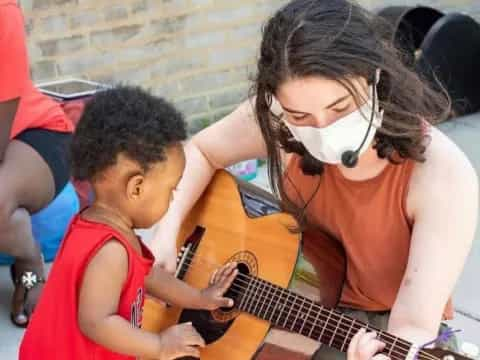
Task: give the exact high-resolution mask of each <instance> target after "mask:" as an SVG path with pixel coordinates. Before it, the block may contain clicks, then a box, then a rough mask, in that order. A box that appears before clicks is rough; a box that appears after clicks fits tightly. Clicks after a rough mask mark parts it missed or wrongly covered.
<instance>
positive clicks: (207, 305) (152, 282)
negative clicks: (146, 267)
mask: <svg viewBox="0 0 480 360" xmlns="http://www.w3.org/2000/svg"><path fill="white" fill-rule="evenodd" d="M235 269H236V264H234V263H231V264H229V265H227V266H223V267H222V268H220V269H219V270H218V271H216V272H215V277H214V278H212V279H211V281H210V286H209V287H208V288H206V289H202V290H199V289H196V288H194V287H191V286H190V285H188V284H187V283H186V282H184V281H181V280H178V279H177V278H176V277H175V276H173V275H172V274H170V273H168V272H167V271H166V270H164V269H162V268H160V267H159V266H155V267H153V268H152V271H151V272H150V274H149V276H147V278H146V279H145V288H146V290H147V293H149V294H150V295H153V296H154V297H156V298H159V299H161V300H163V301H165V302H167V303H169V304H172V305H176V306H179V307H182V308H187V309H207V310H214V309H217V308H219V307H230V306H233V300H231V299H228V298H225V297H223V294H224V293H225V292H226V291H227V289H228V288H229V287H230V285H231V283H232V281H233V279H234V278H235V275H236V274H237V271H236V270H235Z"/></svg>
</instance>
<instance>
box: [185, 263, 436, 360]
mask: <svg viewBox="0 0 480 360" xmlns="http://www.w3.org/2000/svg"><path fill="white" fill-rule="evenodd" d="M193 256H195V255H194V254H193V255H191V254H187V256H186V260H187V261H189V262H188V263H187V261H185V262H184V263H183V264H185V265H186V266H190V265H191V264H193V263H203V264H205V265H207V266H209V267H211V268H213V267H218V266H221V264H217V263H213V262H211V261H208V260H204V259H200V258H193ZM239 276H240V279H239V280H240V281H242V282H243V284H244V285H245V284H247V285H248V283H249V282H250V281H254V282H255V283H256V284H257V285H269V283H268V282H265V281H264V280H262V279H260V278H256V277H252V276H249V275H246V274H243V273H240V272H239V273H238V275H237V277H239ZM262 282H263V284H262ZM232 285H233V284H232ZM271 285H274V284H271ZM275 286H276V285H275ZM247 288H248V287H242V286H240V288H239V289H238V288H237V290H240V292H238V293H237V294H238V295H243V294H244V293H242V292H241V291H242V290H245V289H247ZM278 289H280V290H282V288H281V287H278ZM292 294H294V296H296V297H297V298H296V299H295V301H294V302H293V303H291V304H292V305H293V306H295V305H298V304H297V303H296V301H297V300H298V298H299V296H298V295H297V294H295V293H292ZM289 297H290V296H288V298H289ZM265 299H266V300H269V299H268V298H265V297H262V300H265ZM300 299H301V298H300ZM287 301H288V299H287ZM314 307H315V308H316V310H317V311H319V312H320V313H321V314H322V317H323V319H325V315H324V314H323V311H326V312H327V313H329V316H330V317H331V315H332V314H333V315H334V316H335V317H337V319H336V321H338V320H339V319H341V318H342V317H345V315H343V314H338V313H336V312H335V311H333V310H329V309H327V308H326V307H324V306H322V305H318V304H315V303H314ZM262 308H263V307H261V309H262ZM301 310H302V309H298V311H297V316H298V314H299V312H300V311H301ZM267 312H268V310H267ZM307 315H308V316H307V318H308V320H309V321H311V319H312V317H311V316H310V315H309V314H307ZM319 318H320V317H319ZM288 319H289V317H288V318H287V320H288ZM347 319H348V320H349V321H350V322H352V320H353V322H357V321H356V320H355V319H351V318H348V317H345V320H347ZM327 320H328V319H327ZM332 320H335V319H334V318H332ZM297 321H298V317H297V318H296V319H295V320H294V323H296V322H297ZM358 323H359V322H358ZM309 325H311V326H312V327H315V324H309ZM328 325H329V324H328V321H327V322H326V324H325V327H327V326H328ZM339 325H341V324H339ZM365 327H367V328H368V327H369V325H368V324H365V326H361V324H358V325H356V326H351V328H353V329H354V330H356V331H358V330H360V329H361V328H365ZM370 328H371V329H372V330H374V331H377V333H380V334H381V336H383V338H385V339H388V340H394V342H393V344H395V345H392V347H393V346H397V347H398V348H399V349H402V351H406V352H407V353H406V354H402V356H403V357H402V359H404V358H405V356H406V355H407V354H408V351H409V350H410V349H411V346H412V345H413V344H411V343H408V342H406V341H405V340H403V339H400V338H397V337H394V336H392V335H390V334H388V333H385V332H383V331H381V330H379V329H375V328H373V327H371V326H370ZM335 329H336V331H335V332H338V331H341V332H342V333H345V332H346V330H345V329H344V328H341V327H340V328H339V326H338V325H337V327H335ZM356 331H355V333H356ZM329 332H330V333H333V330H331V328H330V329H329ZM355 333H353V334H352V336H351V338H350V339H349V340H348V341H351V339H352V338H353V336H354V335H355ZM347 335H348V334H347ZM333 338H335V335H334V336H333ZM346 339H348V337H346ZM380 340H382V339H380ZM399 345H402V347H400V346H399ZM391 353H393V351H392V352H391ZM418 355H419V356H425V357H426V359H439V358H438V357H435V356H433V355H431V354H429V353H426V352H424V351H423V350H420V351H419V354H418ZM390 356H391V355H390ZM419 359H422V357H419Z"/></svg>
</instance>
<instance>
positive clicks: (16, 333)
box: [0, 116, 480, 360]
mask: <svg viewBox="0 0 480 360" xmlns="http://www.w3.org/2000/svg"><path fill="white" fill-rule="evenodd" d="M474 120H475V119H473V120H472V119H467V120H465V121H457V122H455V124H447V125H446V126H444V130H446V131H447V132H448V133H449V135H450V136H451V137H452V138H453V139H454V140H455V141H456V142H457V143H458V144H459V145H460V147H462V149H463V150H464V151H465V152H466V153H467V155H468V156H469V157H470V159H471V160H472V162H473V163H474V165H475V167H476V169H477V172H479V173H480V171H479V170H480V145H479V144H478V139H480V116H478V119H476V121H474ZM254 182H256V183H257V184H259V185H260V186H262V187H265V188H266V187H268V186H267V182H266V176H265V169H261V170H260V174H259V176H258V177H257V179H255V180H254ZM143 235H144V237H145V238H146V239H148V238H149V237H151V231H145V232H144V233H143ZM479 274H480V230H478V229H477V234H476V238H475V241H474V245H473V249H472V251H471V253H470V256H469V258H468V261H467V264H466V266H465V269H464V272H463V274H462V276H461V278H460V280H459V282H458V285H457V287H456V290H455V293H454V302H455V306H456V309H457V313H456V318H455V320H453V321H451V322H450V325H451V326H452V327H454V328H457V329H462V330H463V331H462V332H461V333H460V334H459V339H460V342H463V341H468V342H472V343H475V344H479V345H480V286H479V281H478V276H479ZM11 291H12V285H11V282H10V279H9V276H8V268H7V267H0V359H1V360H11V359H16V358H17V349H18V345H19V343H20V340H21V338H22V334H23V330H21V329H18V328H15V327H14V326H12V325H11V323H10V320H9V309H10V306H9V302H10V296H11ZM475 318H476V319H477V320H474V319H475ZM479 359H480V357H479Z"/></svg>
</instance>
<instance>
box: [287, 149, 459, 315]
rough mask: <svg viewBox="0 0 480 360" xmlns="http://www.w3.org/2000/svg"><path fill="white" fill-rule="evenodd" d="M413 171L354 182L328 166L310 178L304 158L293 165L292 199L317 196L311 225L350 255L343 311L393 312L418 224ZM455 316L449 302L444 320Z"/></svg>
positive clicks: (409, 163)
mask: <svg viewBox="0 0 480 360" xmlns="http://www.w3.org/2000/svg"><path fill="white" fill-rule="evenodd" d="M414 165H415V162H414V161H413V160H410V159H409V160H406V161H404V162H403V163H402V164H400V165H394V164H391V163H388V164H387V165H386V167H385V168H384V169H383V171H382V172H381V173H380V174H378V175H377V176H375V177H374V178H371V179H367V180H363V181H354V180H349V179H347V178H345V177H344V176H343V175H342V173H341V172H340V170H339V169H338V167H337V166H332V165H325V166H324V173H323V174H322V175H320V176H307V175H305V174H303V172H302V170H301V168H300V157H299V156H297V155H295V156H293V157H292V159H291V160H290V163H289V165H288V168H287V172H286V174H287V176H286V177H285V181H284V183H285V189H286V192H287V194H288V196H289V198H290V199H291V200H293V201H294V202H295V203H297V204H299V205H303V204H304V203H305V202H307V201H308V200H310V198H311V197H312V194H315V195H314V196H313V198H312V199H311V202H310V204H309V205H308V207H307V219H308V221H309V223H311V224H313V225H315V226H318V227H319V228H321V229H323V230H324V231H325V232H326V233H327V234H328V235H329V236H331V237H333V238H335V239H337V240H338V241H340V242H341V244H342V245H343V247H344V249H345V253H346V262H347V269H346V278H345V283H344V286H343V291H342V296H341V301H340V305H343V306H347V307H351V308H356V309H362V310H370V311H385V310H390V309H391V308H392V306H393V303H394V302H395V299H396V297H397V293H398V290H399V288H400V284H401V282H402V278H403V274H404V272H405V269H406V266H407V261H408V254H409V249H410V239H411V236H412V227H413V224H412V222H411V221H410V219H409V218H408V216H407V212H406V198H407V194H408V186H409V183H410V178H411V175H412V172H413V169H414ZM292 184H295V187H293V186H292ZM317 186H318V190H317V192H316V193H315V190H316V189H317ZM311 241H312V243H313V242H314V241H315V239H311ZM318 241H320V239H318ZM312 246H313V244H312ZM452 316H453V308H452V305H451V302H450V301H449V302H448V304H447V307H446V309H445V313H444V317H445V318H447V319H448V318H452Z"/></svg>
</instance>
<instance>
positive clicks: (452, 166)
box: [409, 126, 478, 206]
mask: <svg viewBox="0 0 480 360" xmlns="http://www.w3.org/2000/svg"><path fill="white" fill-rule="evenodd" d="M424 155H425V161H424V162H416V163H415V166H414V169H413V173H412V178H411V181H410V190H409V202H410V203H411V204H412V203H415V202H418V201H424V200H425V199H426V198H430V199H431V198H435V197H440V196H442V197H449V196H455V189H459V188H462V189H471V190H472V192H473V191H476V189H478V178H477V174H476V171H475V169H474V167H473V165H472V163H471V162H470V160H469V159H468V157H467V156H466V154H465V153H464V152H463V151H462V150H461V149H460V147H459V146H458V145H457V144H456V143H455V142H453V140H451V139H450V138H449V137H448V136H447V135H446V134H444V133H443V132H441V131H440V130H439V129H438V128H436V127H433V126H432V127H431V128H430V131H429V142H428V143H427V148H426V150H425V154H424ZM412 206H413V205H412Z"/></svg>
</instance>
